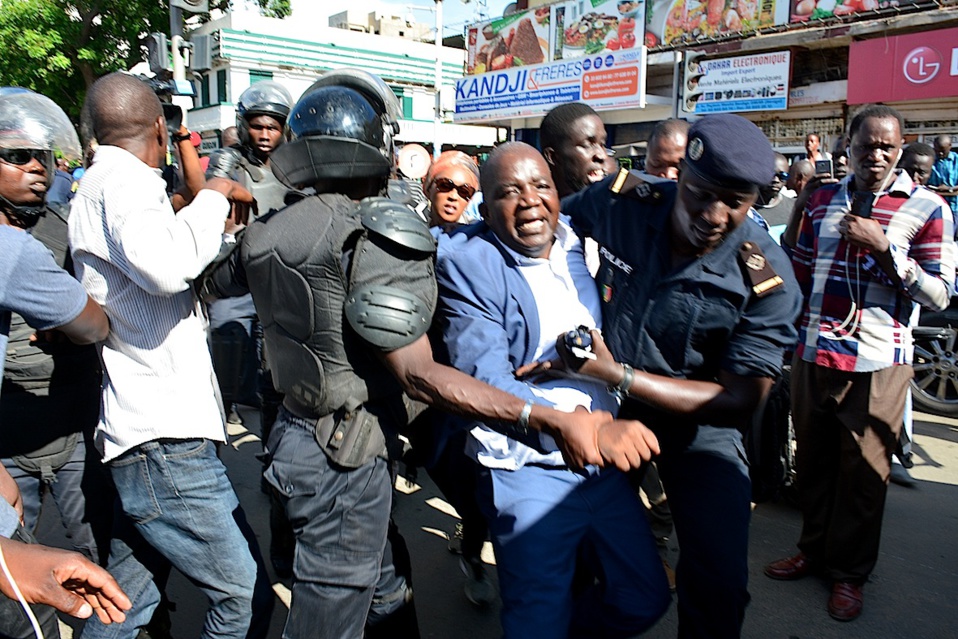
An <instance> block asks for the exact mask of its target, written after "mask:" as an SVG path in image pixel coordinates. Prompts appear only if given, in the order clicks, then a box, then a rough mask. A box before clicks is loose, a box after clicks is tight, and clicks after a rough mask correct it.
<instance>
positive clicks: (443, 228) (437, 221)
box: [410, 151, 496, 609]
mask: <svg viewBox="0 0 958 639" xmlns="http://www.w3.org/2000/svg"><path fill="white" fill-rule="evenodd" d="M424 187H425V188H424V191H425V193H426V198H427V199H428V200H429V206H430V211H429V226H430V227H435V228H434V229H433V236H434V237H435V236H438V235H439V234H445V233H450V232H451V231H453V230H454V229H455V228H456V227H457V226H460V225H462V224H468V222H467V221H466V220H464V219H462V215H463V212H464V211H465V210H466V206H468V204H469V201H470V200H471V199H472V196H473V195H475V194H476V191H477V190H478V188H479V167H478V166H476V163H475V161H474V160H473V159H472V158H471V157H469V156H468V155H466V154H465V153H463V152H462V151H446V152H444V153H443V154H441V155H440V156H439V158H438V159H437V160H436V161H435V162H433V163H432V166H430V167H429V171H428V172H427V173H426V179H425V183H424ZM441 250H442V249H440V251H441ZM410 428H411V430H410V432H411V433H412V436H411V438H412V440H413V442H412V443H413V450H414V451H416V456H417V461H418V463H420V464H421V465H422V466H423V467H424V468H425V469H426V470H427V472H428V473H429V477H430V478H431V479H432V480H433V482H435V484H436V486H437V487H438V488H439V490H440V491H441V492H442V494H443V496H444V497H445V498H446V500H447V501H449V503H451V504H452V505H453V507H454V508H455V509H456V510H457V511H458V513H459V515H460V517H462V521H461V522H460V523H459V524H457V525H456V530H455V532H454V533H453V534H452V535H450V543H449V551H450V552H453V553H456V554H459V555H461V557H460V562H459V567H460V569H461V570H462V572H463V574H465V576H466V582H465V584H464V588H463V589H464V591H465V595H466V598H467V599H468V600H469V601H470V602H471V603H472V604H473V605H475V606H477V607H478V608H480V609H485V608H488V606H489V605H490V604H491V603H492V602H493V601H494V600H495V598H496V589H495V586H494V585H493V584H492V581H491V580H490V579H489V575H488V574H487V573H486V568H485V565H484V563H483V561H482V558H481V556H480V555H481V552H482V547H483V544H484V542H485V541H486V538H487V536H488V528H487V526H486V521H485V519H484V518H483V516H482V511H480V510H479V503H478V501H476V482H477V479H476V476H477V475H476V473H477V469H476V468H475V464H473V463H472V462H470V461H469V459H468V458H466V457H465V456H464V454H463V450H464V449H465V445H466V434H467V433H466V432H465V431H462V430H459V431H456V432H451V430H449V429H447V428H446V424H445V419H444V418H443V417H442V416H441V415H440V414H438V413H436V412H435V411H433V410H428V411H426V412H424V413H423V414H422V415H420V416H419V418H417V420H416V421H415V422H413V424H412V425H411V427H410Z"/></svg>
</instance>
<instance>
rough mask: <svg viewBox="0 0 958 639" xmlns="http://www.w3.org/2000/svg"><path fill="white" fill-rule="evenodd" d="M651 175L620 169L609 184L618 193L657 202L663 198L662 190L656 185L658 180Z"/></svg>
mask: <svg viewBox="0 0 958 639" xmlns="http://www.w3.org/2000/svg"><path fill="white" fill-rule="evenodd" d="M657 181H658V180H656V179H655V178H654V177H652V176H651V175H644V174H643V175H642V177H639V173H638V172H636V171H630V170H628V169H619V173H618V175H616V176H615V179H614V180H612V184H610V185H609V190H610V191H612V192H613V193H615V194H616V195H621V196H623V197H628V198H632V199H635V200H639V201H640V202H648V203H650V204H655V203H657V202H659V201H661V200H662V191H661V190H660V189H659V188H658V187H657V186H656V185H655V182H657Z"/></svg>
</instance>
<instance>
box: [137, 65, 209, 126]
mask: <svg viewBox="0 0 958 639" xmlns="http://www.w3.org/2000/svg"><path fill="white" fill-rule="evenodd" d="M136 77H137V79H138V80H140V81H141V82H143V83H145V84H146V85H147V86H148V87H150V89H152V91H153V93H155V94H156V97H158V98H159V99H160V102H161V103H162V105H163V117H165V118H166V128H167V130H168V131H169V132H170V135H173V134H175V133H176V132H177V131H179V130H180V124H182V122H183V109H181V108H180V107H179V106H177V105H175V104H173V103H172V102H170V97H171V96H174V95H186V96H195V95H196V92H195V91H193V85H192V84H191V83H190V82H187V81H186V80H173V79H169V78H163V77H161V76H159V75H156V76H153V77H152V78H151V77H149V76H145V75H142V74H141V75H137V76H136Z"/></svg>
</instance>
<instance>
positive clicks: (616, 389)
mask: <svg viewBox="0 0 958 639" xmlns="http://www.w3.org/2000/svg"><path fill="white" fill-rule="evenodd" d="M622 373H623V375H622V381H620V382H619V383H618V385H617V386H612V385H609V392H610V393H612V394H613V395H615V396H616V397H618V398H619V401H622V400H623V399H625V398H626V397H628V396H629V389H630V388H632V380H633V379H635V369H633V368H632V367H631V366H629V365H628V364H622Z"/></svg>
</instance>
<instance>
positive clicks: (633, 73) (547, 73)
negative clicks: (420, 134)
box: [453, 46, 646, 122]
mask: <svg viewBox="0 0 958 639" xmlns="http://www.w3.org/2000/svg"><path fill="white" fill-rule="evenodd" d="M645 63H646V60H645V47H642V46H636V47H635V48H633V49H628V50H625V51H623V50H621V49H620V50H618V51H604V52H602V53H598V54H595V55H592V56H588V57H581V58H576V59H573V60H557V61H555V62H546V63H543V64H538V65H533V66H524V67H519V68H512V69H504V70H501V71H496V72H492V73H485V74H483V75H472V76H465V77H463V78H461V79H460V80H459V82H457V83H456V112H455V115H454V117H453V119H454V120H455V121H456V122H481V121H482V120H491V119H507V118H522V117H537V116H542V115H545V114H546V113H547V112H548V111H549V110H550V109H552V107H554V106H556V105H558V104H563V103H565V102H585V103H586V104H588V105H589V106H591V107H592V108H593V109H595V110H596V111H602V110H608V109H626V108H633V107H636V108H641V107H644V106H645V80H646V77H645Z"/></svg>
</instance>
